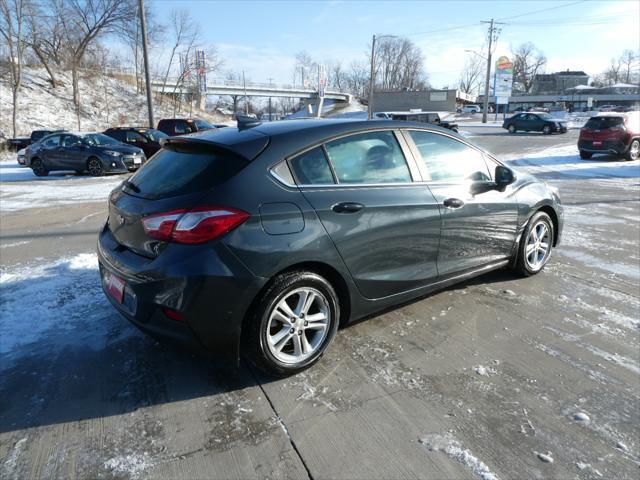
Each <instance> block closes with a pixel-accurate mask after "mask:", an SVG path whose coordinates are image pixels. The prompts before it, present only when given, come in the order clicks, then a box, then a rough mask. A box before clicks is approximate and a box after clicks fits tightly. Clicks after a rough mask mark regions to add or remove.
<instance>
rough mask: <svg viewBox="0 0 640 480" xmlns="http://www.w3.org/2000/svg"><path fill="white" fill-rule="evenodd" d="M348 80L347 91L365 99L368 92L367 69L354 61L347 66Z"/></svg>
mask: <svg viewBox="0 0 640 480" xmlns="http://www.w3.org/2000/svg"><path fill="white" fill-rule="evenodd" d="M348 78H349V82H348V86H349V91H350V92H351V93H353V94H355V95H358V96H359V97H360V98H365V97H366V96H367V95H368V92H369V67H368V66H367V65H365V64H364V63H361V62H357V61H355V60H354V61H353V62H351V65H350V66H349V75H348Z"/></svg>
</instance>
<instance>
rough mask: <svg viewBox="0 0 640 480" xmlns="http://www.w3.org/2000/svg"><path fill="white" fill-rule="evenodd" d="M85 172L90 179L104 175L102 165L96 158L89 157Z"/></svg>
mask: <svg viewBox="0 0 640 480" xmlns="http://www.w3.org/2000/svg"><path fill="white" fill-rule="evenodd" d="M87 171H88V172H89V175H91V176H92V177H101V176H102V175H104V165H102V162H101V161H100V159H99V158H97V157H91V158H90V159H89V160H87Z"/></svg>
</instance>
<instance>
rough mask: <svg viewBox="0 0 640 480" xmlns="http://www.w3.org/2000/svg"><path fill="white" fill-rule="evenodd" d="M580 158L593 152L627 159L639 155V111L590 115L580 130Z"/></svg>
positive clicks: (586, 156) (634, 158)
mask: <svg viewBox="0 0 640 480" xmlns="http://www.w3.org/2000/svg"><path fill="white" fill-rule="evenodd" d="M578 150H580V158H582V159H585V160H587V159H589V158H591V156H592V155H593V154H594V153H604V154H609V155H610V154H613V155H617V156H620V157H625V158H626V159H627V160H637V159H638V156H639V155H640V112H631V113H601V114H598V115H596V116H595V117H591V118H590V119H589V121H588V122H587V123H586V124H585V126H584V127H582V130H580V138H579V139H578Z"/></svg>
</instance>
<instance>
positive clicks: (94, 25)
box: [54, 0, 137, 129]
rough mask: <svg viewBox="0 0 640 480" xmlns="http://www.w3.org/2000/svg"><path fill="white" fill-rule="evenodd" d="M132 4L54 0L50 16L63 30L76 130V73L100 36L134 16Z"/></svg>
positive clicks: (124, 0) (114, 0)
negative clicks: (53, 10) (55, 17)
mask: <svg viewBox="0 0 640 480" xmlns="http://www.w3.org/2000/svg"><path fill="white" fill-rule="evenodd" d="M136 3H137V2H135V1H134V0H55V3H54V9H55V12H54V14H55V15H56V16H59V18H60V19H61V22H62V26H63V32H64V44H65V47H66V49H67V52H68V59H69V64H70V65H69V66H70V67H71V79H72V83H73V104H74V106H75V109H76V114H77V117H78V129H80V128H81V126H80V88H79V82H78V71H79V69H80V67H81V65H82V60H83V59H84V55H85V53H86V51H87V48H88V47H89V46H90V45H91V44H92V43H93V42H94V41H95V40H96V39H97V38H98V37H99V36H100V35H104V34H106V33H110V32H114V31H116V30H118V29H119V28H121V27H122V26H123V24H124V23H125V22H126V21H127V19H129V18H130V17H131V16H134V15H135V4H136Z"/></svg>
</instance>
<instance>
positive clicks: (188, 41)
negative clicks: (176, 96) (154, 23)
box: [160, 10, 200, 103]
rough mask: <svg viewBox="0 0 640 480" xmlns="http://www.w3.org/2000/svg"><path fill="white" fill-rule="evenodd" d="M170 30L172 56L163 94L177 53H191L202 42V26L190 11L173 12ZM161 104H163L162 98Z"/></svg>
mask: <svg viewBox="0 0 640 480" xmlns="http://www.w3.org/2000/svg"><path fill="white" fill-rule="evenodd" d="M168 30H169V32H170V35H171V55H169V63H168V64H167V70H166V72H165V74H164V79H163V80H162V93H163V94H164V92H165V90H166V86H167V81H168V79H169V75H170V73H171V69H172V67H173V62H174V60H175V57H176V52H178V51H179V49H186V50H187V52H189V51H190V50H192V47H193V45H195V44H196V43H197V42H198V41H199V40H200V26H199V25H198V24H197V23H196V22H195V21H194V20H193V18H191V14H190V13H189V11H188V10H173V11H172V12H171V13H170V15H169V27H168ZM183 74H184V72H180V74H179V76H180V77H182V76H183ZM174 92H175V89H174ZM160 103H162V97H161V99H160Z"/></svg>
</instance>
